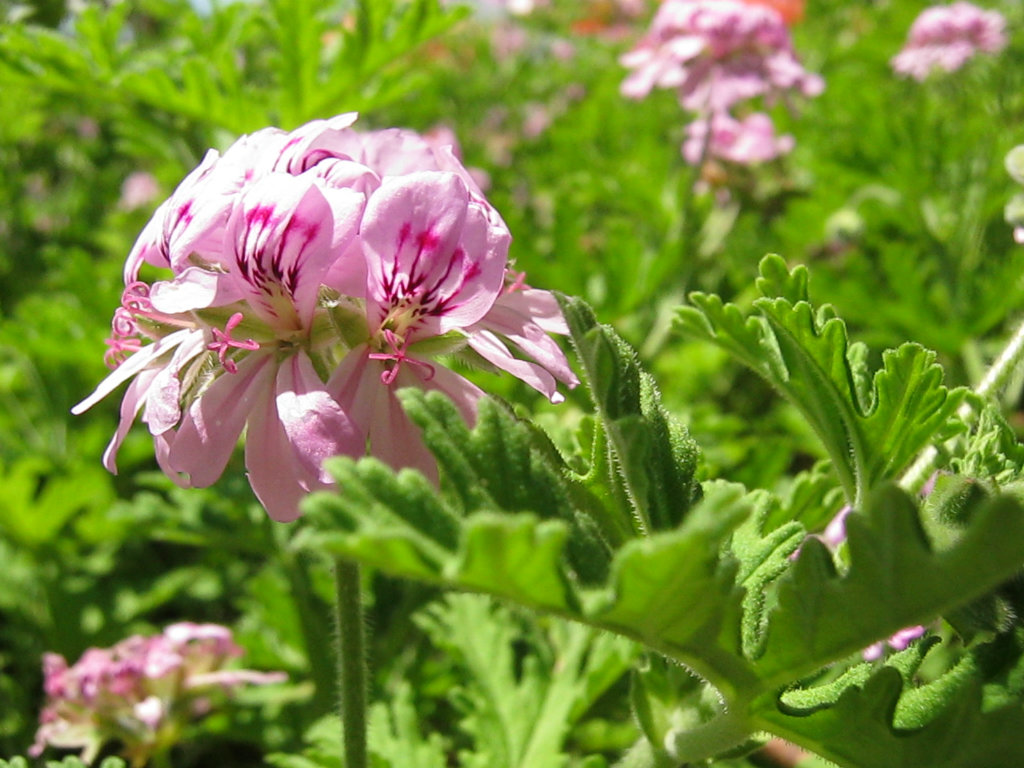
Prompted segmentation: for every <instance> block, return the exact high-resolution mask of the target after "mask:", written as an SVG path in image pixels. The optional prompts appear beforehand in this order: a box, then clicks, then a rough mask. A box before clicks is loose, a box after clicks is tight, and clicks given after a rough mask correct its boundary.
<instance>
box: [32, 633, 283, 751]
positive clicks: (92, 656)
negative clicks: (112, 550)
mask: <svg viewBox="0 0 1024 768" xmlns="http://www.w3.org/2000/svg"><path fill="white" fill-rule="evenodd" d="M241 654H242V649H241V648H239V647H238V646H237V645H236V644H235V642H234V640H233V639H232V636H231V630H229V629H228V628H227V627H221V626H219V625H215V624H191V623H181V624H173V625H171V626H169V627H167V628H166V629H165V630H164V632H163V633H162V634H159V635H155V636H152V637H142V636H139V635H134V636H132V637H129V638H126V639H125V640H122V641H121V642H120V643H118V644H117V645H115V646H113V647H112V648H90V649H89V650H87V651H86V652H85V653H84V654H82V657H81V659H79V660H78V662H77V663H75V664H74V665H73V666H70V667H69V666H68V664H67V662H66V661H65V660H64V658H63V657H62V656H59V655H57V654H53V653H47V654H44V656H43V675H44V681H43V688H44V690H45V692H46V703H45V705H44V707H43V710H42V712H41V713H40V716H39V729H38V731H37V732H36V739H35V743H34V744H33V745H32V747H31V749H30V750H29V753H30V754H31V755H33V756H35V757H38V756H39V755H40V754H42V752H43V750H44V749H45V748H46V747H47V746H52V747H57V748H61V749H79V750H81V758H82V759H83V760H84V761H85V762H91V761H92V760H93V759H94V758H95V757H96V754H97V753H98V752H99V750H100V749H101V748H102V747H103V745H104V744H106V743H107V742H111V741H116V742H119V743H120V744H121V748H122V750H123V754H124V755H125V756H126V757H129V758H131V759H132V760H133V761H134V762H133V765H135V764H138V765H142V764H143V763H145V762H146V761H147V760H148V759H149V757H151V756H152V755H153V754H154V753H156V752H158V751H160V750H165V749H167V748H168V747H169V746H170V743H169V741H170V740H172V739H174V738H175V734H178V733H180V731H181V729H182V728H183V727H184V726H185V725H186V724H187V723H188V722H189V721H191V720H193V719H194V718H196V717H199V716H202V715H204V714H206V713H207V711H208V709H209V701H210V699H209V696H210V694H212V693H215V692H217V691H222V692H224V693H228V694H230V693H231V692H232V691H233V690H235V689H236V688H238V687H240V686H242V685H266V684H270V683H278V682H283V681H284V680H285V679H286V678H285V675H284V674H283V673H280V672H254V671H252V670H239V669H229V668H226V667H225V666H224V665H225V663H226V662H228V661H229V660H230V659H232V658H235V657H237V656H240V655H241Z"/></svg>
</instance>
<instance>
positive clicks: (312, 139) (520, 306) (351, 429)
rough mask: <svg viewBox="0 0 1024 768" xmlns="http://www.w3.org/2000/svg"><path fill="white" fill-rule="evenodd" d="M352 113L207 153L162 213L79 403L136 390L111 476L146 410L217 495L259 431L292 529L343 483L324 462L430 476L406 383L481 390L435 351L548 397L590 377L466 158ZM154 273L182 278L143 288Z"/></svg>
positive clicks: (134, 258)
mask: <svg viewBox="0 0 1024 768" xmlns="http://www.w3.org/2000/svg"><path fill="white" fill-rule="evenodd" d="M354 121H355V115H351V114H350V115H341V116H339V117H336V118H333V119H331V120H318V121H315V122H312V123H309V124H307V125H305V126H303V127H301V128H299V129H297V130H295V131H292V132H290V133H289V132H285V131H281V130H278V129H274V128H268V129H265V130H262V131H259V132H257V133H254V134H252V135H249V136H243V137H242V138H240V139H239V140H238V141H236V142H235V143H234V144H233V145H232V146H231V147H230V148H228V150H227V151H226V152H224V154H223V155H221V154H219V153H218V152H216V151H213V150H211V151H210V152H209V153H208V154H207V155H206V157H205V158H204V159H203V161H202V163H201V164H200V165H199V167H198V168H196V169H195V170H194V171H193V172H192V173H191V174H189V176H188V177H187V178H186V179H185V180H184V181H183V182H182V183H181V185H180V186H179V187H178V188H177V190H175V192H174V193H173V194H172V195H171V197H170V198H169V199H168V200H167V201H166V202H164V203H163V204H162V205H161V206H160V208H159V209H158V210H157V212H156V214H155V215H154V216H153V218H152V220H151V221H150V222H149V224H148V225H147V227H146V228H145V230H144V231H143V233H142V234H141V235H140V237H139V239H138V241H137V242H136V244H135V247H134V248H133V250H132V251H131V253H130V254H129V256H128V259H127V262H126V264H125V270H124V283H125V290H124V295H123V298H122V304H121V307H120V308H118V310H117V311H116V312H115V314H114V319H113V323H112V326H113V330H112V334H111V337H110V339H109V340H108V344H109V346H110V350H109V351H108V356H107V359H108V363H109V364H110V365H111V366H114V371H113V372H112V373H111V374H110V376H108V377H107V378H106V379H105V380H104V381H103V382H102V383H101V384H100V385H99V387H98V388H97V389H96V391H95V392H94V393H93V394H92V395H91V396H90V397H88V398H87V399H86V400H84V401H83V402H82V403H80V404H79V405H78V406H76V407H75V409H74V412H75V413H80V412H82V411H83V410H85V409H86V408H89V407H90V406H92V405H93V404H94V403H96V402H97V401H99V400H100V399H102V398H104V397H106V396H107V395H108V394H110V393H111V392H112V391H113V390H114V389H116V388H117V387H118V386H119V385H120V384H122V383H125V382H131V383H130V384H129V385H128V389H127V391H126V393H125V396H124V399H123V401H122V404H121V423H120V426H119V428H118V430H117V432H116V434H115V435H114V438H113V440H112V441H111V443H110V445H109V446H108V448H107V451H106V453H105V455H104V463H105V465H106V466H107V467H108V469H110V470H111V471H116V454H117V451H118V448H119V446H120V445H121V442H122V441H123V439H124V437H125V435H126V434H127V432H128V429H129V428H130V426H131V424H132V422H133V421H134V420H135V419H136V417H138V416H140V415H141V419H142V421H143V422H145V423H146V425H147V426H148V427H149V431H150V432H151V434H152V435H153V440H154V443H155V447H156V456H157V460H158V461H159V463H160V465H161V467H162V468H163V469H164V471H165V472H167V474H168V475H170V476H171V477H172V478H174V479H175V480H176V481H177V482H179V483H181V484H182V485H192V486H206V485H209V484H211V483H213V482H214V481H215V480H216V479H217V478H218V477H219V476H220V475H221V473H222V472H223V471H224V468H225V466H226V465H227V462H228V460H229V458H230V456H231V454H232V452H233V450H234V447H235V444H236V443H237V441H238V438H239V436H240V434H241V433H242V431H243V429H245V430H246V431H247V438H246V448H245V458H246V467H247V469H248V473H249V481H250V484H251V485H252V488H253V490H254V491H255V493H256V495H257V497H258V498H259V500H260V501H261V503H262V504H263V505H264V507H265V508H266V509H267V511H268V513H269V514H270V515H271V517H273V518H274V519H275V520H280V521H288V520H293V519H295V518H296V517H297V516H298V514H299V512H298V504H299V501H300V500H301V499H302V498H303V497H304V496H305V495H306V494H308V493H309V492H311V491H313V490H317V489H323V488H327V487H329V486H330V483H331V479H330V477H329V476H328V475H327V473H326V472H325V470H324V469H323V467H322V462H323V460H324V459H326V458H328V457H330V456H334V455H338V454H346V455H349V456H356V457H358V456H362V455H364V454H365V453H366V451H367V449H369V451H370V453H372V454H373V455H375V456H377V457H379V458H380V459H382V460H383V461H386V462H388V463H389V464H391V465H392V466H394V467H396V468H400V467H415V468H418V469H420V470H421V471H423V472H424V473H425V474H427V475H428V476H436V471H437V470H436V466H435V463H434V461H433V458H432V457H431V456H430V454H429V452H428V451H427V450H426V448H425V447H424V446H423V445H422V443H421V442H420V441H419V438H418V433H417V431H416V430H415V429H414V428H413V426H412V425H411V423H409V421H408V419H407V417H406V416H405V414H404V413H403V411H402V409H401V407H400V405H399V402H398V399H397V397H396V394H395V391H396V390H397V389H398V388H399V387H420V388H425V389H437V390H440V391H442V392H444V393H445V394H447V395H448V396H450V397H451V398H452V399H453V400H454V401H455V402H456V404H457V405H458V406H459V407H460V409H461V410H462V412H463V415H464V416H465V417H466V419H467V420H472V419H473V417H474V414H475V404H476V402H477V400H478V399H479V398H480V397H481V396H482V394H483V393H482V392H481V391H480V390H479V389H478V388H477V387H476V386H475V385H473V384H472V383H470V382H469V381H468V380H467V379H465V378H463V377H462V376H460V375H458V374H456V373H454V372H452V371H451V370H449V369H448V368H446V367H444V366H443V365H440V364H439V362H438V360H437V357H438V356H439V355H444V356H446V357H451V356H461V357H463V358H467V359H469V360H470V361H471V362H473V363H475V364H477V365H482V366H485V367H490V368H492V369H495V370H503V371H507V372H509V373H512V374H513V375H515V376H517V377H518V378H520V379H522V380H523V381H525V382H526V383H527V384H529V385H530V386H532V387H534V388H535V389H537V390H538V391H540V392H542V393H543V394H544V395H546V396H547V397H548V398H549V399H550V400H551V401H552V402H558V401H559V400H560V399H561V395H560V394H559V393H558V391H557V388H556V387H557V382H563V383H564V384H566V385H568V386H570V387H571V386H575V385H576V383H577V379H576V376H575V375H574V374H573V372H572V370H571V369H570V368H569V365H568V362H567V361H566V358H565V356H564V354H563V353H562V351H561V349H560V348H559V347H558V345H557V344H556V343H555V342H554V340H552V339H551V338H550V336H549V335H548V334H549V333H565V332H566V327H565V322H564V320H563V318H562V316H561V312H560V310H559V308H558V305H557V303H556V301H555V299H554V297H553V296H552V295H551V294H550V293H549V292H547V291H540V290H535V289H532V288H529V287H528V286H526V285H525V283H524V282H523V276H522V275H520V274H516V273H514V272H512V271H511V269H510V265H509V261H508V247H509V242H510V240H511V236H510V234H509V231H508V228H507V227H506V225H505V223H504V221H503V220H502V219H501V216H499V215H498V212H497V211H496V210H495V209H494V208H493V207H492V206H491V205H490V204H489V203H488V202H487V200H486V199H485V198H484V196H483V193H482V192H481V191H480V189H479V187H478V186H477V185H476V184H475V183H474V181H473V179H472V178H471V176H470V174H469V173H468V172H467V171H466V169H465V168H464V167H463V166H462V164H461V163H460V162H459V160H458V159H457V158H456V155H455V154H454V152H453V151H452V148H451V147H448V146H436V145H434V144H431V143H430V142H429V141H427V140H426V139H424V138H423V137H421V136H419V135H417V134H414V133H412V132H409V131H402V130H396V129H393V130H386V131H378V132H371V133H360V132H358V131H356V130H355V129H353V128H352V127H351V126H352V123H353V122H354ZM144 265H152V266H154V267H159V268H162V269H164V270H170V275H169V276H168V277H167V278H166V279H162V280H157V281H155V282H152V283H148V282H145V281H143V280H141V279H140V274H141V270H142V267H143V266H144Z"/></svg>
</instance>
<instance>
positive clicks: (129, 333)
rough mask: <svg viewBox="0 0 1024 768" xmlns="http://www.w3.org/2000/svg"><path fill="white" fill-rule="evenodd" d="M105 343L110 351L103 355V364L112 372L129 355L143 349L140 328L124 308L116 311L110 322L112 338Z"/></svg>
mask: <svg viewBox="0 0 1024 768" xmlns="http://www.w3.org/2000/svg"><path fill="white" fill-rule="evenodd" d="M105 343H106V345H107V346H108V347H110V349H108V350H107V351H106V353H105V354H104V355H103V362H104V364H105V365H106V366H107V367H108V368H110V369H111V370H113V369H114V368H117V367H118V366H119V365H121V363H123V362H124V361H125V360H126V359H127V358H128V355H130V354H132V353H134V352H138V351H139V350H140V349H142V340H141V339H140V338H139V327H138V326H137V325H136V324H135V318H134V317H132V313H131V312H129V311H128V310H127V309H125V308H124V307H118V308H117V309H116V310H114V317H113V319H112V320H111V321H110V338H109V339H106V341H105Z"/></svg>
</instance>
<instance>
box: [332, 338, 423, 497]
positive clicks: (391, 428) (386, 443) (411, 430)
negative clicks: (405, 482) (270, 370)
mask: <svg viewBox="0 0 1024 768" xmlns="http://www.w3.org/2000/svg"><path fill="white" fill-rule="evenodd" d="M368 354H369V349H368V348H367V347H365V346H361V347H357V348H356V349H353V350H351V351H350V352H349V353H348V354H347V355H346V356H345V358H344V359H343V360H342V361H341V364H340V365H339V366H338V368H337V369H336V370H335V372H334V374H333V375H332V376H331V379H330V380H329V381H328V382H327V390H328V391H329V392H331V393H332V394H333V395H334V397H335V399H336V400H337V401H338V403H339V404H340V405H341V407H342V408H344V409H345V411H346V412H347V413H348V414H349V415H350V416H351V417H352V420H353V421H354V422H355V423H356V425H357V426H358V427H359V428H360V430H361V431H362V432H363V434H365V435H366V436H367V438H368V440H369V444H370V451H369V452H370V454H371V455H372V456H375V457H376V458H378V459H380V460H381V461H383V462H385V463H386V464H388V465H389V466H391V467H392V468H394V469H395V470H399V469H402V468H404V467H412V468H415V469H418V470H419V471H420V472H422V473H423V474H424V475H426V477H428V478H430V479H432V480H435V481H436V479H437V463H436V462H435V461H434V457H433V456H432V455H431V454H430V452H429V451H428V450H427V449H426V447H425V446H424V445H423V442H422V440H421V439H420V436H419V429H418V428H417V427H416V426H415V425H414V424H413V423H412V422H411V421H409V417H408V416H406V415H405V412H404V411H403V410H402V406H401V403H400V402H399V401H398V399H397V398H396V397H395V392H396V391H397V389H398V387H400V386H406V385H410V384H411V385H413V386H420V387H422V383H421V381H420V380H419V379H416V378H410V376H411V375H410V374H409V373H408V372H407V370H406V368H409V367H417V366H405V367H404V368H403V370H402V371H401V372H400V374H399V378H398V380H397V381H396V382H395V383H394V384H392V386H390V387H389V386H386V385H384V384H383V383H382V382H381V380H380V377H381V374H382V373H383V372H384V370H385V367H384V365H383V364H382V363H381V362H379V361H377V360H370V359H369V357H368ZM413 375H414V374H413Z"/></svg>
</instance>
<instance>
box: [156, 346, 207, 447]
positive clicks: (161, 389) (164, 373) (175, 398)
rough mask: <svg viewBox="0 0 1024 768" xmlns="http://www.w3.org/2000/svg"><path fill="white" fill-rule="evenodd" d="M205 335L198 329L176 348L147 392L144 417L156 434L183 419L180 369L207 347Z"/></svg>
mask: <svg viewBox="0 0 1024 768" xmlns="http://www.w3.org/2000/svg"><path fill="white" fill-rule="evenodd" d="M205 341H206V340H205V339H204V338H203V335H202V334H200V333H195V334H193V335H192V336H191V337H189V338H188V339H186V340H185V341H183V342H182V343H181V344H179V345H178V348H177V349H175V350H174V354H173V355H172V356H171V360H170V362H168V363H167V365H165V366H164V367H163V368H162V369H160V371H159V372H158V373H157V375H156V377H155V378H154V379H153V382H152V384H151V385H150V386H149V391H148V392H147V393H146V413H145V415H144V416H143V417H142V420H143V421H145V422H146V424H148V425H149V431H150V433H151V434H153V435H159V434H163V433H164V432H166V431H167V430H169V429H172V428H174V427H175V426H177V424H178V421H179V420H180V419H181V379H180V378H179V376H178V374H179V373H180V372H181V369H182V368H183V367H184V366H185V365H186V364H187V363H188V362H189V361H190V360H192V359H193V358H194V357H195V356H196V355H198V354H199V353H200V352H202V351H203V349H204V348H205V346H206V344H205Z"/></svg>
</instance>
